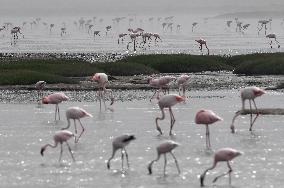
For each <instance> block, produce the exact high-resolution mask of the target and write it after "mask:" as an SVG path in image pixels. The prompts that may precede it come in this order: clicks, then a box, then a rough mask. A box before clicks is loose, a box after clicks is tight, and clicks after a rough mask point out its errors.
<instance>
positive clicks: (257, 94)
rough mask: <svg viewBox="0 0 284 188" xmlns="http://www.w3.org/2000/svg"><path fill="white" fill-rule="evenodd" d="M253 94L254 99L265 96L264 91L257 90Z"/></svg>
mask: <svg viewBox="0 0 284 188" xmlns="http://www.w3.org/2000/svg"><path fill="white" fill-rule="evenodd" d="M253 93H254V95H255V96H256V97H259V96H261V95H263V94H265V93H266V91H264V90H263V89H257V90H254V91H253Z"/></svg>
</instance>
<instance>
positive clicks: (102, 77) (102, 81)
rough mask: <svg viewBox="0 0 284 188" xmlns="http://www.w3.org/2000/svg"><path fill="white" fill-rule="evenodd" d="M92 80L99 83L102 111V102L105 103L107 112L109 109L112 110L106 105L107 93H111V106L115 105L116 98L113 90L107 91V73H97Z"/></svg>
mask: <svg viewBox="0 0 284 188" xmlns="http://www.w3.org/2000/svg"><path fill="white" fill-rule="evenodd" d="M92 80H93V81H96V82H98V83H99V91H98V97H99V101H100V110H101V109H102V104H101V101H102V100H103V102H104V106H105V110H107V109H109V110H111V109H110V108H107V107H106V103H105V95H106V93H107V92H109V93H110V100H111V103H110V105H113V103H114V97H113V93H112V90H111V89H106V84H107V83H108V76H107V75H106V74H105V73H96V74H95V75H94V76H93V77H92ZM111 111H112V110H111Z"/></svg>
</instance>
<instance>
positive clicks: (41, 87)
mask: <svg viewBox="0 0 284 188" xmlns="http://www.w3.org/2000/svg"><path fill="white" fill-rule="evenodd" d="M45 85H46V82H45V81H38V82H37V83H36V84H35V88H36V90H37V95H38V102H39V101H40V99H41V98H42V97H43V90H44V88H45Z"/></svg>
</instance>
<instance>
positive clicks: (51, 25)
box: [49, 24, 55, 33]
mask: <svg viewBox="0 0 284 188" xmlns="http://www.w3.org/2000/svg"><path fill="white" fill-rule="evenodd" d="M54 26H55V25H54V24H50V25H49V33H51V30H52V28H54Z"/></svg>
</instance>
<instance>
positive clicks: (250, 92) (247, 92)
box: [231, 86, 266, 133]
mask: <svg viewBox="0 0 284 188" xmlns="http://www.w3.org/2000/svg"><path fill="white" fill-rule="evenodd" d="M265 93H266V92H265V91H264V90H263V89H260V88H258V87H254V86H253V87H247V88H244V89H242V90H241V99H242V110H244V109H245V101H246V100H249V106H250V111H251V110H252V107H251V101H252V102H253V104H254V107H255V109H256V111H257V107H256V104H255V101H254V99H255V98H256V97H260V96H261V95H263V94H265ZM258 116H259V114H256V116H255V118H254V120H252V112H251V113H250V128H249V130H250V131H252V126H253V124H254V122H255V121H256V119H257V117H258ZM236 117H237V116H235V118H236ZM235 118H233V121H232V122H234V121H235ZM231 130H232V132H233V133H234V132H235V127H234V124H233V123H232V125H231Z"/></svg>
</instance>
